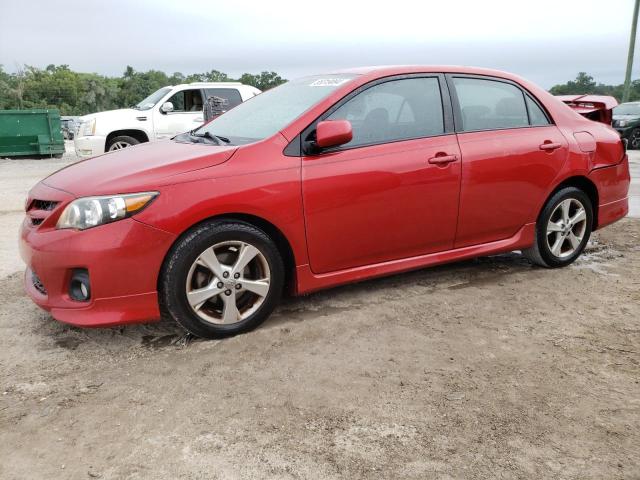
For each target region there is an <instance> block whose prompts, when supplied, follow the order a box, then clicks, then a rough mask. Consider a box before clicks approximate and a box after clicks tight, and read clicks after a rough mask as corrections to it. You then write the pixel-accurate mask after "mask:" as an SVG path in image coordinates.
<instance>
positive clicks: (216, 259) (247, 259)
mask: <svg viewBox="0 0 640 480" xmlns="http://www.w3.org/2000/svg"><path fill="white" fill-rule="evenodd" d="M161 275H162V276H161V280H160V292H159V294H160V299H159V300H160V307H161V311H162V313H163V315H168V316H170V317H172V318H173V319H174V320H175V321H176V322H178V323H179V324H180V325H182V326H183V327H184V328H185V329H186V330H188V331H189V332H191V333H192V334H194V335H196V336H198V337H204V338H219V337H225V336H230V335H236V334H238V333H242V332H246V331H248V330H251V329H253V328H255V327H257V326H258V325H260V324H261V323H262V322H263V321H264V320H266V318H267V317H268V316H269V315H270V314H271V312H272V311H273V309H274V308H275V307H276V305H277V303H278V301H279V299H280V296H281V295H282V288H283V285H284V266H283V262H282V258H281V256H280V253H279V251H278V249H277V247H276V246H275V244H274V243H273V241H272V240H271V239H270V238H269V236H268V235H267V234H266V233H264V232H263V231H262V230H260V229H258V228H256V227H254V226H253V225H250V224H247V223H243V222H231V221H221V222H206V223H204V224H201V225H199V226H197V227H196V228H194V229H193V230H191V231H190V232H188V233H187V234H186V235H184V236H183V237H182V238H181V239H180V240H179V241H178V242H177V243H176V245H175V246H174V247H173V248H172V250H171V251H170V253H169V255H168V257H167V259H166V261H165V264H164V267H163V271H162V274H161Z"/></svg>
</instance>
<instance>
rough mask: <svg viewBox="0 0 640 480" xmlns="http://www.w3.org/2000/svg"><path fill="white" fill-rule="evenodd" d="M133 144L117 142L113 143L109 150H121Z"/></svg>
mask: <svg viewBox="0 0 640 480" xmlns="http://www.w3.org/2000/svg"><path fill="white" fill-rule="evenodd" d="M130 146H131V145H130V144H128V143H127V142H115V143H114V144H113V145H111V146H110V147H109V151H110V152H112V151H114V150H121V149H123V148H127V147H130Z"/></svg>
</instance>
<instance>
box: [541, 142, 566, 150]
mask: <svg viewBox="0 0 640 480" xmlns="http://www.w3.org/2000/svg"><path fill="white" fill-rule="evenodd" d="M561 146H562V144H561V143H553V142H550V141H549V140H547V141H546V142H544V143H543V144H542V145H540V150H545V151H547V152H551V151H553V150H555V149H557V148H560V147H561Z"/></svg>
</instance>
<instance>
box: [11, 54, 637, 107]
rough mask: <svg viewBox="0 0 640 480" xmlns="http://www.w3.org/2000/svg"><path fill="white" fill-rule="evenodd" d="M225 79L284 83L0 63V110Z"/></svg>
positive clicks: (97, 102) (131, 97)
mask: <svg viewBox="0 0 640 480" xmlns="http://www.w3.org/2000/svg"><path fill="white" fill-rule="evenodd" d="M225 81H239V82H242V83H244V84H246V85H252V86H254V87H256V88H259V89H260V90H268V89H269V88H273V87H276V86H278V85H280V84H282V83H284V82H285V81H286V80H285V79H284V78H282V77H281V76H280V75H278V74H277V73H276V72H267V71H265V72H261V73H258V74H251V73H244V74H242V75H241V76H240V78H237V79H233V78H231V77H229V76H228V75H227V74H226V73H223V72H220V71H218V70H211V71H209V72H205V73H196V74H191V75H183V74H182V73H180V72H176V73H173V74H171V75H167V74H166V73H164V72H161V71H159V70H149V71H147V72H138V71H136V70H134V69H133V68H132V67H130V66H128V67H127V68H126V70H125V71H124V73H123V74H122V76H121V77H107V76H104V75H98V74H96V73H79V72H74V71H72V70H71V69H70V68H69V66H68V65H49V66H48V67H47V68H45V69H39V68H36V67H32V66H25V67H24V68H21V69H19V70H18V71H17V72H15V73H8V72H5V71H4V69H3V68H2V65H0V110H7V109H25V108H57V109H59V110H60V113H61V114H62V115H84V114H87V113H93V112H99V111H103V110H112V109H115V108H125V107H131V106H133V105H135V104H137V103H138V102H140V100H142V99H143V98H145V97H146V96H147V95H149V94H151V93H153V92H154V91H156V90H157V89H159V88H160V87H163V86H165V85H177V84H180V83H190V82H225ZM622 89H623V86H622V84H620V85H605V84H603V83H596V81H595V80H594V79H593V77H592V76H590V75H588V74H587V73H585V72H580V73H578V75H577V76H576V78H575V80H570V81H568V82H567V83H563V84H559V85H554V86H553V87H552V88H551V89H550V92H551V93H552V94H554V95H571V94H585V93H588V94H597V95H611V96H613V97H616V99H617V100H618V101H620V99H621V98H622ZM630 100H640V80H635V81H633V82H632V84H631V96H630Z"/></svg>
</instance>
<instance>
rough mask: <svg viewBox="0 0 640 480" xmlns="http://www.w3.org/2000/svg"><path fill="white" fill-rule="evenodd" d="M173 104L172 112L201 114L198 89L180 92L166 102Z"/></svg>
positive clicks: (200, 100)
mask: <svg viewBox="0 0 640 480" xmlns="http://www.w3.org/2000/svg"><path fill="white" fill-rule="evenodd" d="M167 101H168V102H171V103H172V104H173V112H174V113H176V112H181V113H184V112H202V94H201V93H200V90H199V89H192V90H182V91H181V92H177V93H175V94H174V95H172V96H171V98H169V100H167Z"/></svg>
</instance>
